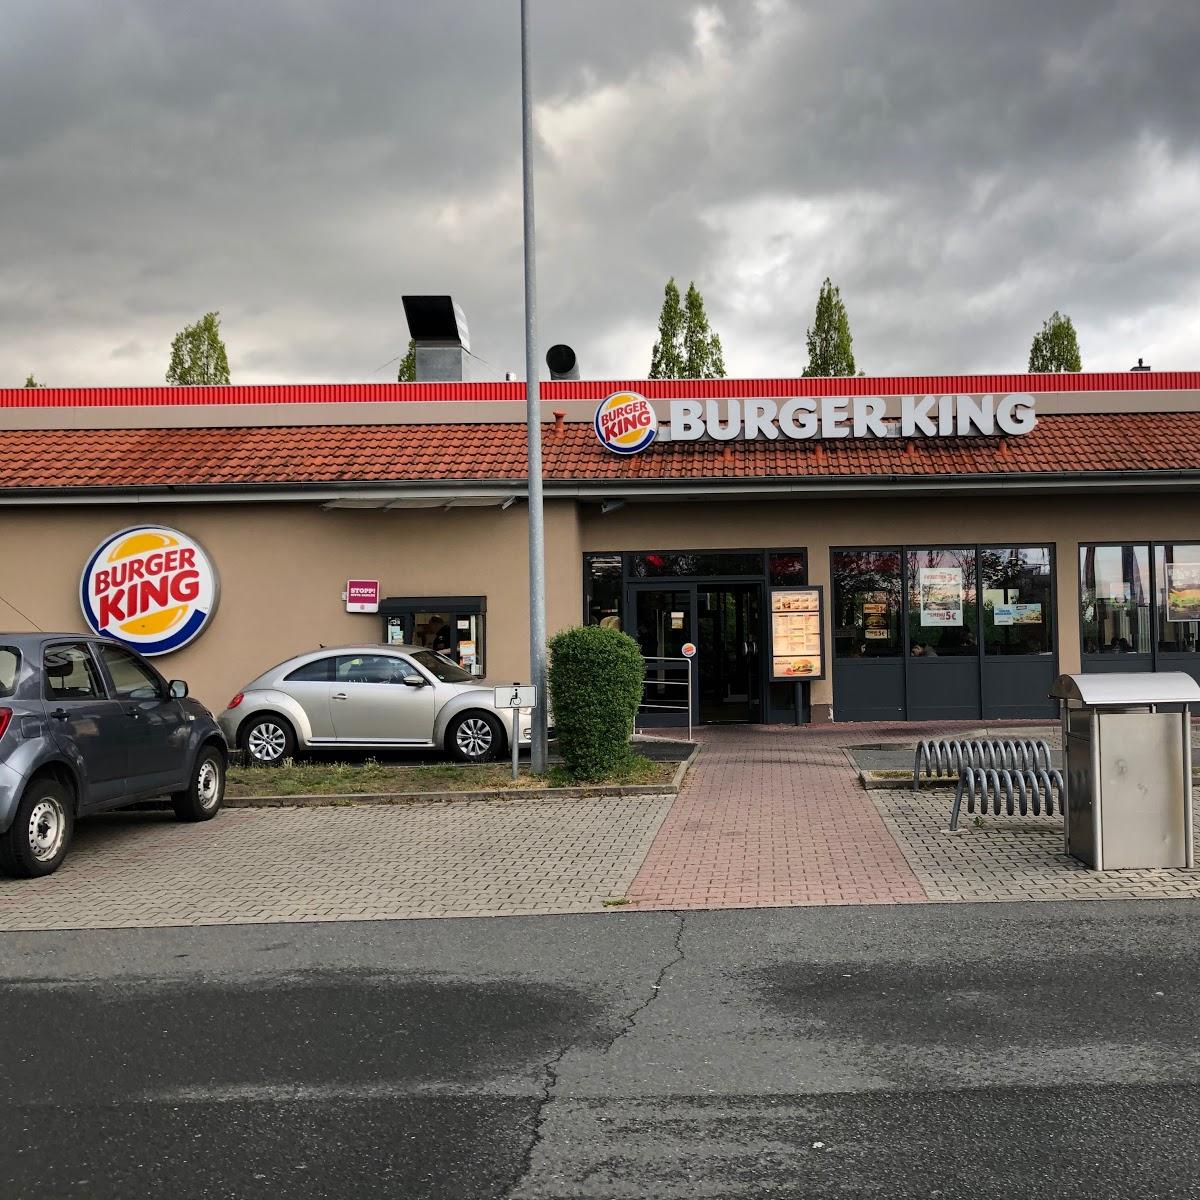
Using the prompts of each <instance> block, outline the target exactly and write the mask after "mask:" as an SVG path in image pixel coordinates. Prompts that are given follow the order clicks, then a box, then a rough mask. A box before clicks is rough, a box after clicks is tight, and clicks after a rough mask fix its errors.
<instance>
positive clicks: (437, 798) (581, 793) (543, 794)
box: [224, 748, 698, 808]
mask: <svg viewBox="0 0 1200 1200" xmlns="http://www.w3.org/2000/svg"><path fill="white" fill-rule="evenodd" d="M697 753H698V748H697V750H693V751H692V752H691V754H690V755H688V757H687V758H686V759H684V761H683V762H681V763H680V764H679V766H678V767H676V768H675V774H674V775H673V776H672V778H671V782H670V783H624V784H611V783H598V784H580V785H579V786H578V787H557V788H551V787H548V788H486V789H482V790H480V791H472V792H376V793H359V792H349V793H342V794H338V795H316V796H226V797H225V801H224V807H225V808H347V807H350V806H355V805H368V804H373V805H388V804H458V803H464V804H465V803H478V802H480V801H488V800H504V801H512V800H591V799H595V798H596V797H602V796H611V797H621V796H674V795H677V794H678V792H679V789H680V787H681V786H682V784H683V780H684V777H685V776H686V775H687V772H688V768H689V767H690V766H691V765H692V760H693V759H694V758H695V757H696V754H697Z"/></svg>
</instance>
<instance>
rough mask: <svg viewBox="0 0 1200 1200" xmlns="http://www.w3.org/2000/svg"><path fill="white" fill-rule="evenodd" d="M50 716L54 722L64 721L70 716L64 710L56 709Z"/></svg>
mask: <svg viewBox="0 0 1200 1200" xmlns="http://www.w3.org/2000/svg"><path fill="white" fill-rule="evenodd" d="M50 715H51V716H52V717H53V718H54V719H55V720H56V721H65V720H66V719H67V718H68V717H69V716H70V715H71V714H70V713H69V712H67V710H66V709H65V708H56V709H55V710H54V711H53V712H52V713H51V714H50Z"/></svg>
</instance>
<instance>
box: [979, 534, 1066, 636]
mask: <svg viewBox="0 0 1200 1200" xmlns="http://www.w3.org/2000/svg"><path fill="white" fill-rule="evenodd" d="M979 574H980V579H981V582H982V585H983V637H984V652H985V653H986V654H1051V653H1052V652H1053V643H1052V641H1051V635H1050V622H1051V621H1052V620H1053V612H1052V611H1051V610H1052V605H1053V599H1052V597H1053V587H1052V581H1051V575H1050V547H1049V546H1013V547H1004V548H1000V549H996V548H988V549H982V550H980V551H979Z"/></svg>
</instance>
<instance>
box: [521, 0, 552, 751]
mask: <svg viewBox="0 0 1200 1200" xmlns="http://www.w3.org/2000/svg"><path fill="white" fill-rule="evenodd" d="M521 162H522V167H523V180H522V183H523V189H522V190H523V192H524V207H525V427H526V432H527V436H528V442H529V670H530V676H531V679H530V682H531V683H532V684H533V685H534V686H535V687H536V688H537V707H536V708H534V710H533V712H532V714H531V716H532V718H533V730H532V744H531V745H530V749H529V767H530V770H531V771H533V772H534V773H535V774H541V773H542V772H543V771H545V769H546V702H547V700H548V699H549V697H548V696H547V694H546V545H545V529H544V526H543V521H542V405H541V395H540V391H539V388H538V360H537V277H536V275H535V272H534V251H535V242H534V229H533V97H532V90H531V87H530V81H529V0H521Z"/></svg>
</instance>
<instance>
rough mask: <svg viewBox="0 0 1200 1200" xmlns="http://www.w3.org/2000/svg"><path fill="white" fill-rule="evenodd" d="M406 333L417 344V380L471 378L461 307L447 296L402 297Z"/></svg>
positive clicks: (466, 335)
mask: <svg viewBox="0 0 1200 1200" xmlns="http://www.w3.org/2000/svg"><path fill="white" fill-rule="evenodd" d="M401 299H402V301H403V303H404V316H405V319H406V320H407V321H408V332H409V336H410V337H411V338H412V340H413V342H414V343H415V344H416V352H417V371H416V377H417V381H418V382H419V383H438V382H450V383H456V382H459V381H462V380H468V379H470V378H471V361H470V356H471V338H470V334H469V332H468V330H467V318H466V316H465V315H464V313H463V310H462V309H461V308H460V307H459V306H458V305H457V304H455V303H454V300H453V299H452V298H451V297H450V296H402V297H401Z"/></svg>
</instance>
